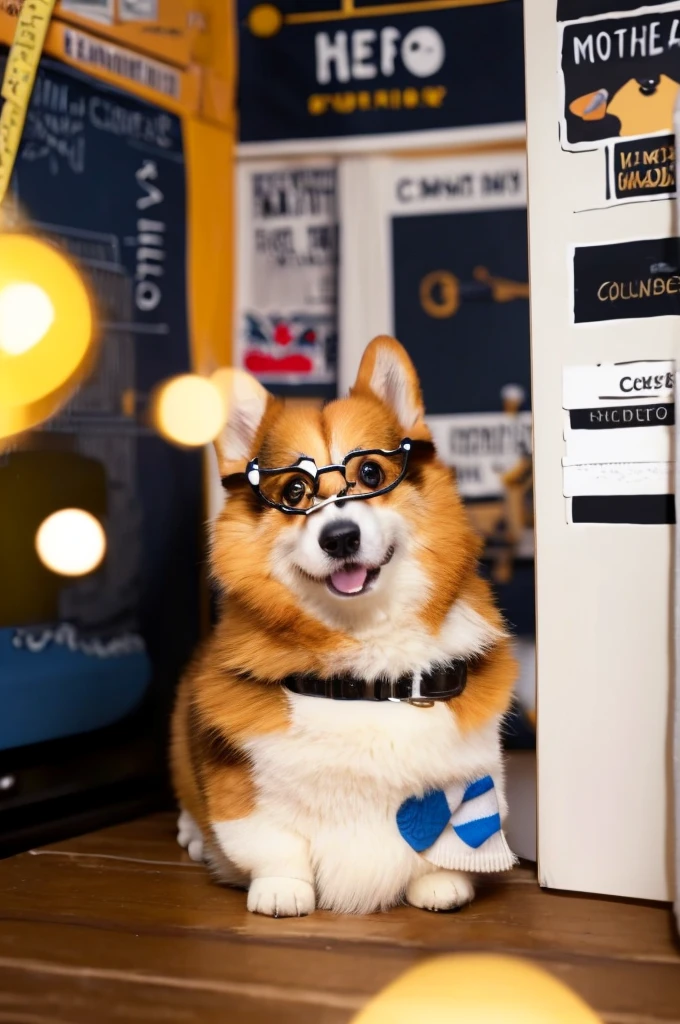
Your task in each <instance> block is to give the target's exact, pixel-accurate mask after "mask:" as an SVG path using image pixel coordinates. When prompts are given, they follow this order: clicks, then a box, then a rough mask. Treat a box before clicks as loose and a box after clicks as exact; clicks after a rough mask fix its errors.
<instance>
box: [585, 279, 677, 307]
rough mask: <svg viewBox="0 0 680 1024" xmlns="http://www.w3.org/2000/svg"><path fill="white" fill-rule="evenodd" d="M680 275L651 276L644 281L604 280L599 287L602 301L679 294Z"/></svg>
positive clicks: (599, 296) (598, 292)
mask: <svg viewBox="0 0 680 1024" xmlns="http://www.w3.org/2000/svg"><path fill="white" fill-rule="evenodd" d="M679 286H680V276H678V275H677V274H672V275H671V276H670V277H650V278H647V279H646V280H642V281H603V282H602V284H601V285H600V286H599V288H598V289H597V297H598V299H599V300H600V302H618V301H619V300H621V301H623V302H627V301H629V300H631V299H648V298H652V297H655V296H656V297H659V296H661V295H677V294H678V291H679Z"/></svg>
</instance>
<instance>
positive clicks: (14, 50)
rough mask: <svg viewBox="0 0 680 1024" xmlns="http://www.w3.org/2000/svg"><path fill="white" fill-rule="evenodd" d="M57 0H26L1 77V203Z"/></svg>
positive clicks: (12, 166)
mask: <svg viewBox="0 0 680 1024" xmlns="http://www.w3.org/2000/svg"><path fill="white" fill-rule="evenodd" d="M55 2H56V0H24V5H23V7H22V8H21V13H20V14H19V20H18V23H17V30H16V32H15V33H14V40H13V42H12V47H11V49H10V51H9V56H8V57H7V67H6V68H5V77H4V78H3V80H2V90H0V95H1V96H2V98H3V100H4V103H3V106H2V113H0V203H1V202H2V201H3V199H4V198H5V193H6V192H7V188H8V186H9V181H10V178H11V177H12V169H13V168H14V161H15V160H16V157H17V150H18V149H19V143H20V141H21V133H22V131H23V129H24V122H25V120H26V112H27V110H28V104H29V102H30V99H31V92H32V91H33V83H34V82H35V76H36V73H37V71H38V64H39V63H40V55H41V53H42V50H43V46H44V45H45V36H46V35H47V29H48V27H49V24H50V18H51V17H52V11H53V9H54V5H55Z"/></svg>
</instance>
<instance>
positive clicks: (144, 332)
mask: <svg viewBox="0 0 680 1024" xmlns="http://www.w3.org/2000/svg"><path fill="white" fill-rule="evenodd" d="M12 190H13V196H14V199H15V200H16V202H17V203H18V205H19V209H20V211H21V214H22V216H24V217H27V218H28V220H29V223H30V225H31V228H32V229H33V230H35V231H36V232H38V233H39V234H40V235H42V236H43V237H46V238H47V239H49V240H51V241H52V242H53V243H54V244H55V245H57V246H59V247H60V248H62V249H63V250H64V251H65V252H67V253H68V254H70V255H71V256H72V257H73V258H74V259H75V260H76V261H77V263H78V265H79V267H80V269H81V271H82V273H83V275H84V277H85V279H86V281H87V282H88V284H89V286H90V288H91V290H92V292H93V295H94V299H95V305H96V316H97V322H98V326H99V329H100V350H99V355H98V361H97V365H96V367H95V369H94V372H93V373H92V375H91V377H90V378H89V379H88V380H87V381H86V382H85V384H84V385H83V386H82V387H81V388H80V389H79V391H78V392H77V393H76V394H75V396H74V397H73V398H72V400H71V401H70V402H69V403H68V404H67V405H66V407H65V408H64V409H63V410H62V411H61V412H60V413H59V415H57V416H56V417H55V418H54V419H52V420H51V421H50V422H49V423H47V424H45V425H44V426H43V427H42V428H40V429H39V430H37V431H34V432H33V433H32V434H31V435H30V437H29V438H28V440H27V441H26V442H25V444H23V445H22V447H21V449H20V450H18V451H14V452H12V451H10V452H8V453H5V454H4V455H0V527H1V528H0V537H2V536H12V537H13V543H12V545H11V546H7V545H6V546H5V548H3V549H2V550H0V561H1V562H2V576H3V589H4V591H5V594H6V596H7V595H12V594H14V598H15V599H14V600H10V599H6V600H5V601H0V681H1V682H0V694H1V700H2V706H3V715H2V720H1V721H0V750H1V749H3V748H9V747H17V746H23V745H25V744H30V743H36V742H39V741H43V740H47V739H53V738H57V737H60V736H66V735H71V734H75V733H80V732H87V731H88V730H92V729H95V728H99V727H102V726H106V725H110V724H111V723H114V722H116V721H118V720H120V719H122V718H123V717H124V716H125V715H127V714H128V713H129V712H131V711H132V710H133V709H134V708H136V707H138V706H139V704H140V702H141V701H142V700H143V699H144V698H145V697H147V698H148V696H149V694H150V693H153V692H154V688H156V690H158V688H159V687H160V688H161V689H162V690H163V691H169V690H170V689H171V685H172V682H173V681H174V679H175V678H176V676H177V673H178V671H179V667H180V665H181V663H182V662H183V661H184V660H185V659H186V657H187V656H188V654H189V652H190V650H191V648H192V646H193V644H194V643H195V640H196V637H197V631H198V604H199V602H198V565H199V557H200V551H199V536H200V528H199V523H200V515H201V510H200V502H201V462H200V454H197V453H186V452H181V451H179V450H177V449H174V448H172V447H170V446H169V445H168V444H166V443H165V442H164V441H162V440H161V439H160V438H159V437H157V436H156V435H155V434H154V432H153V431H152V430H151V428H150V427H149V426H148V425H146V421H145V408H146V405H147V402H148V398H149V394H150V391H151V389H152V388H153V387H154V385H155V384H157V383H158V382H159V381H160V380H162V379H164V378H166V377H169V376H171V375H173V374H176V373H180V372H186V371H188V370H189V369H190V354H189V337H188V327H187V299H186V278H185V275H186V270H185V267H186V244H187V241H186V225H185V221H186V191H185V164H184V151H183V140H182V131H181V123H180V121H179V119H178V118H177V117H175V116H174V115H172V114H169V113H167V112H166V111H165V110H163V109H162V108H159V107H155V106H153V105H151V104H149V103H146V102H143V101H141V100H138V99H136V98H134V97H132V96H130V95H129V94H127V93H125V92H122V91H120V90H117V89H114V88H111V87H108V86H106V85H103V84H102V83H99V82H96V81H94V80H93V79H91V78H89V77H87V76H85V75H83V74H81V73H79V72H78V71H75V70H73V69H71V68H69V67H67V66H65V65H63V64H61V63H60V62H57V61H53V60H44V61H43V62H42V63H41V65H40V70H39V73H38V77H37V81H36V85H35V89H34V92H33V96H32V100H31V106H30V110H29V113H28V119H27V124H26V129H25V132H24V137H23V140H22V145H21V149H20V152H19V156H18V159H17V163H16V167H15V172H14V176H13V180H12ZM17 502H19V504H20V507H18V506H17ZM72 505H77V506H78V507H84V508H86V509H89V510H90V511H92V512H93V513H94V514H96V515H97V516H98V517H100V518H101V519H102V521H103V523H104V526H105V529H106V535H107V554H106V558H105V561H104V563H103V565H102V567H101V568H100V569H99V570H97V571H96V572H95V573H93V574H92V575H90V576H87V577H84V578H82V579H75V580H73V581H69V580H68V579H66V578H63V577H55V576H54V575H53V574H51V573H50V572H49V570H47V569H46V568H45V567H44V566H42V564H41V563H40V562H39V560H38V558H37V555H36V553H35V550H34V546H33V538H34V537H35V530H36V528H37V526H38V525H39V523H40V522H41V521H42V519H43V518H44V517H45V516H46V515H47V514H49V513H50V512H51V511H54V510H56V509H58V508H60V507H68V506H72ZM5 516H7V517H8V521H5ZM19 521H21V522H22V527H21V529H15V528H14V526H12V525H11V524H12V523H17V522H19ZM1 544H2V541H1V540H0V545H1Z"/></svg>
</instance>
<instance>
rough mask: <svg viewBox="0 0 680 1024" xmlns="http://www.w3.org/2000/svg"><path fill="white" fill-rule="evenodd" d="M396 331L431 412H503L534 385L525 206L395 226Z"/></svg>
mask: <svg viewBox="0 0 680 1024" xmlns="http://www.w3.org/2000/svg"><path fill="white" fill-rule="evenodd" d="M392 243H393V244H392V258H393V275H394V276H393V281H394V291H393V294H394V327H395V333H396V336H397V337H398V338H399V339H400V341H402V342H403V343H404V344H405V345H406V346H407V348H408V349H409V352H410V353H411V355H412V357H413V359H414V361H415V363H416V366H417V369H418V372H419V374H420V379H421V382H422V385H423V390H424V394H425V405H426V408H427V411H428V413H430V414H446V413H453V412H455V413H478V412H481V411H487V412H491V411H496V410H499V409H501V408H502V396H501V392H502V390H503V388H504V387H505V385H507V384H508V383H513V384H517V385H519V386H521V387H522V388H523V389H524V392H525V394H526V396H527V397H528V395H529V388H530V377H531V367H530V352H529V302H528V297H529V286H528V281H529V278H528V258H527V216H526V209H523V208H518V209H514V210H475V211H472V212H460V213H458V212H457V213H445V214H442V213H438V214H418V215H415V216H405V217H394V218H393V219H392Z"/></svg>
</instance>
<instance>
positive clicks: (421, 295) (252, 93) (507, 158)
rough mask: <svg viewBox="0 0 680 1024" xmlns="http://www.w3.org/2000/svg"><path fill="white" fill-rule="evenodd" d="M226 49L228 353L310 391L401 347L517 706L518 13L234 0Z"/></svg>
mask: <svg viewBox="0 0 680 1024" xmlns="http://www.w3.org/2000/svg"><path fill="white" fill-rule="evenodd" d="M239 53H240V60H239V145H238V154H239V171H238V202H237V219H238V229H237V258H236V265H237V279H238V281H237V310H236V326H235V336H236V339H237V343H236V359H237V362H238V364H239V365H241V366H243V367H245V368H246V369H249V370H250V371H251V372H254V373H255V374H256V375H257V376H258V377H259V378H260V380H262V382H263V383H264V384H265V385H266V386H267V387H269V388H270V389H271V390H273V391H275V392H277V393H282V394H286V395H289V396H294V397H309V396H314V397H316V398H317V399H324V398H331V397H333V396H334V395H335V394H336V393H337V392H338V391H339V392H340V393H342V392H344V391H346V389H347V388H348V387H349V385H350V384H351V383H352V381H353V379H354V374H355V372H356V367H357V365H358V362H359V357H360V354H361V352H362V351H363V348H364V347H365V345H366V344H367V342H368V341H369V340H370V338H371V337H373V336H374V335H376V334H380V333H385V332H392V333H394V334H395V335H396V336H397V337H399V339H400V340H401V341H402V342H403V343H404V344H405V345H406V347H407V348H408V350H409V351H410V353H411V355H412V357H413V359H414V361H415V363H416V366H417V368H418V371H419V373H420V375H421V379H422V381H423V386H424V391H425V399H426V405H427V408H428V412H429V414H430V415H429V422H430V425H431V427H432V429H433V432H434V435H435V438H436V440H437V443H438V446H439V448H440V451H441V452H442V454H443V456H444V458H445V459H446V460H447V461H448V462H449V463H450V465H451V466H452V469H454V470H455V472H456V473H457V476H458V480H459V485H460V487H461V490H462V492H463V494H464V496H465V498H466V501H467V502H468V506H469V510H470V515H471V516H472V518H473V519H474V521H475V525H476V526H477V528H478V529H479V530H480V532H481V533H482V534H483V536H484V537H485V540H486V548H485V564H486V568H487V570H488V572H489V574H490V575H491V576H492V578H493V580H494V583H495V586H496V587H497V589H498V592H499V595H500V600H501V604H502V605H503V607H504V609H505V611H506V613H507V615H508V617H509V618H510V619H511V621H512V622H513V625H514V626H515V628H516V629H517V630H519V632H520V633H521V634H522V636H523V637H525V638H526V641H527V647H526V651H525V654H526V657H524V658H523V665H524V666H525V671H524V676H523V678H524V682H525V684H526V685H525V688H524V694H525V696H526V701H525V703H526V706H527V707H529V708H530V709H531V710H533V669H532V658H533V629H534V598H533V562H532V559H533V532H532V488H531V479H532V478H531V412H530V409H531V401H530V371H529V341H528V334H529V320H528V316H529V314H528V287H529V286H528V265H527V263H528V261H527V242H526V174H525V156H524V150H523V143H522V140H523V137H524V70H523V23H522V4H521V3H520V2H519V0H500V2H496V3H485V2H482V3H472V2H467V0H451V2H450V3H448V2H443V3H441V4H440V3H437V4H436V5H432V4H429V3H422V4H421V3H416V4H414V3H408V4H400V3H389V4H387V3H371V4H367V3H366V2H365V0H343V2H340V0H319V2H315V0H283V2H277V3H275V4H273V5H272V4H266V5H264V4H261V3H255V2H253V0H242V2H241V3H240V5H239ZM453 145H456V146H462V145H467V146H468V153H470V150H471V149H472V152H473V153H474V147H478V148H479V147H481V149H480V150H479V152H478V153H477V155H467V156H463V155H460V153H457V151H456V150H455V149H453V148H452V146H453ZM442 146H447V147H448V149H447V150H446V152H448V154H449V155H447V156H441V155H440V156H437V157H432V158H431V159H426V158H425V157H426V154H427V152H428V150H429V149H432V148H433V147H437V149H438V150H439V151H440V152H441V148H442ZM494 146H496V147H497V148H498V149H499V151H498V152H492V151H488V152H483V149H484V147H489V148H490V149H492V148H493V147H494ZM513 146H515V147H516V148H515V149H514V150H513V149H512V147H513ZM401 150H403V151H406V150H407V151H408V152H409V153H410V154H411V157H412V158H411V159H406V158H405V157H398V156H395V155H394V152H395V151H396V152H397V153H398V152H399V151H401ZM380 154H384V155H380ZM388 154H389V155H388ZM414 154H415V155H414ZM510 731H512V730H510ZM523 735H524V736H525V738H526V735H527V734H526V733H525V734H523ZM527 742H528V743H529V744H532V743H533V737H532V736H531V729H530V728H529V733H528V740H527Z"/></svg>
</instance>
